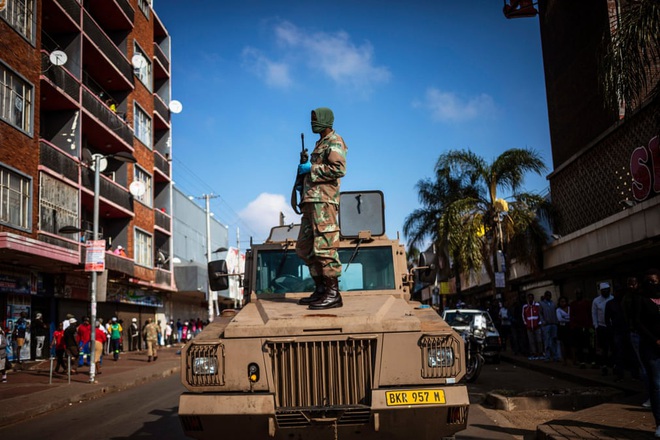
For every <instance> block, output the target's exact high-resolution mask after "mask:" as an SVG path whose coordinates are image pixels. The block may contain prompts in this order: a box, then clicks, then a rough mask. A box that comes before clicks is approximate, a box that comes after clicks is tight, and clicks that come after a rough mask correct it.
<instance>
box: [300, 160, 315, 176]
mask: <svg viewBox="0 0 660 440" xmlns="http://www.w3.org/2000/svg"><path fill="white" fill-rule="evenodd" d="M311 170H312V164H311V163H309V162H305V163H301V164H300V165H298V175H299V176H300V175H303V174H307V173H309V172H310V171H311Z"/></svg>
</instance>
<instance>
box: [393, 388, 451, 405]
mask: <svg viewBox="0 0 660 440" xmlns="http://www.w3.org/2000/svg"><path fill="white" fill-rule="evenodd" d="M385 399H387V406H397V405H437V404H445V403H446V401H445V392H444V390H414V391H387V392H385Z"/></svg>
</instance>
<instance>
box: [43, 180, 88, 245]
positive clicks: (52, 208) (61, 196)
mask: <svg viewBox="0 0 660 440" xmlns="http://www.w3.org/2000/svg"><path fill="white" fill-rule="evenodd" d="M78 224H79V222H78V190H77V189H76V188H74V187H72V186H70V185H67V184H66V183H64V182H62V181H60V180H57V179H55V178H53V177H51V176H50V175H48V174H45V173H41V174H40V175H39V229H40V230H42V231H46V232H50V233H53V234H57V233H58V231H59V229H60V228H61V227H62V226H78Z"/></svg>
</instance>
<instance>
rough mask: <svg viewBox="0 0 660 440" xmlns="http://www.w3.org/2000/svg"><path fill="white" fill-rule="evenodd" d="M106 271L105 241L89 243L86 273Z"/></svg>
mask: <svg viewBox="0 0 660 440" xmlns="http://www.w3.org/2000/svg"><path fill="white" fill-rule="evenodd" d="M104 270H105V240H96V241H94V240H91V241H89V242H87V255H86V258H85V271H86V272H103V271H104Z"/></svg>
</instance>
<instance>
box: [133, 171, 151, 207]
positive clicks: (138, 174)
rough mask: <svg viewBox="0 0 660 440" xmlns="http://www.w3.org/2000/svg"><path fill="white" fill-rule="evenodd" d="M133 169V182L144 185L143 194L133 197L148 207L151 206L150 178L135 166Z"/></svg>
mask: <svg viewBox="0 0 660 440" xmlns="http://www.w3.org/2000/svg"><path fill="white" fill-rule="evenodd" d="M133 169H134V170H135V175H134V176H133V180H134V181H138V182H142V183H144V194H142V195H136V196H134V197H135V199H136V200H138V201H140V202H142V203H144V204H145V205H147V206H149V207H151V206H153V202H152V196H151V194H152V191H151V176H150V175H149V174H147V172H146V171H144V170H143V169H142V168H140V167H139V166H137V165H135V166H134V167H133Z"/></svg>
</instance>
